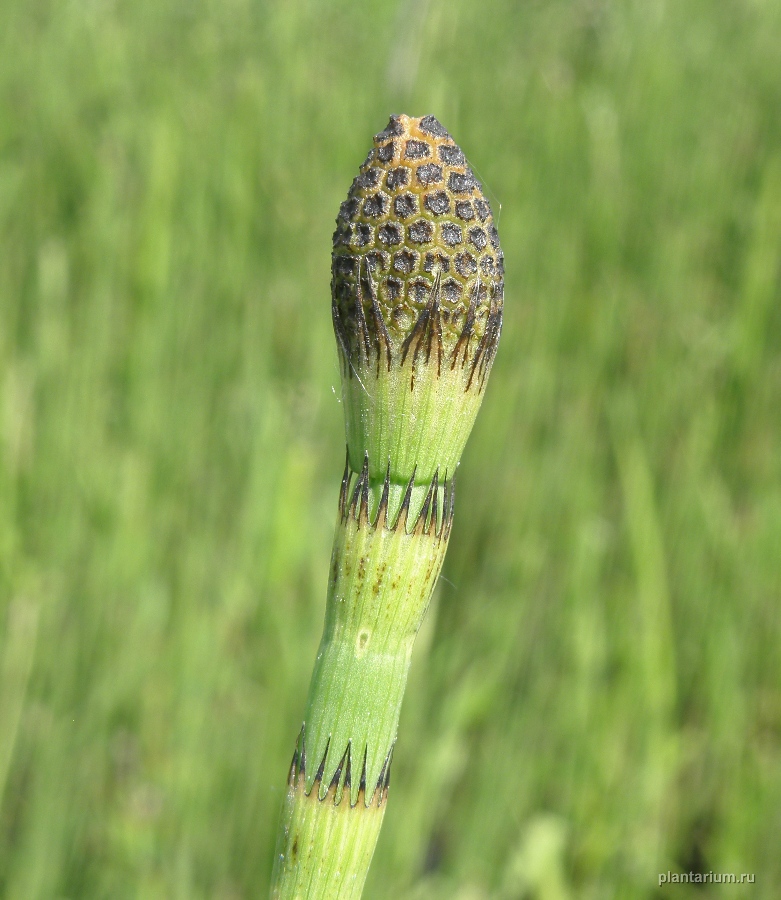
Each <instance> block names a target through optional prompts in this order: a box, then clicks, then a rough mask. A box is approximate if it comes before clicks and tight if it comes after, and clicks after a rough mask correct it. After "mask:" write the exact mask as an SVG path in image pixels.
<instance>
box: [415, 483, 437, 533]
mask: <svg viewBox="0 0 781 900" xmlns="http://www.w3.org/2000/svg"><path fill="white" fill-rule="evenodd" d="M437 477H438V476H437V472H434V478H433V479H432V481H431V484H430V485H429V488H428V491H427V492H426V499H425V500H424V501H423V506H422V507H421V509H420V513H419V514H418V518H417V520H416V522H415V527H414V529H413V530H414V532H415V534H426V533H428V530H429V528H428V525H429V522H428V515H429V511H430V510H431V503H432V497H433V496H434V493H435V491H436V489H437Z"/></svg>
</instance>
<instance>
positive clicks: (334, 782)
mask: <svg viewBox="0 0 781 900" xmlns="http://www.w3.org/2000/svg"><path fill="white" fill-rule="evenodd" d="M345 766H347V767H348V768H349V766H350V743H349V741H348V743H347V749H346V750H345V751H344V753H343V754H342V758H341V759H340V760H339V765H338V766H337V767H336V771H335V772H334V777H333V778H332V779H331V784H330V785H329V788H334V789H338V788H339V783H340V782H341V780H342V770H343V769H344V768H345Z"/></svg>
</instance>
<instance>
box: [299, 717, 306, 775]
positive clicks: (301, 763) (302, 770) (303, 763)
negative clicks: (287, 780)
mask: <svg viewBox="0 0 781 900" xmlns="http://www.w3.org/2000/svg"><path fill="white" fill-rule="evenodd" d="M304 728H305V726H304V725H302V726H301V759H300V761H299V764H298V766H299V772H300V774H301V775H303V776H304V777H306V744H305V743H304Z"/></svg>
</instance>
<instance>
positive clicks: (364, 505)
mask: <svg viewBox="0 0 781 900" xmlns="http://www.w3.org/2000/svg"><path fill="white" fill-rule="evenodd" d="M361 477H362V478H363V487H362V488H361V506H360V509H359V510H358V517H357V518H358V524H359V525H360V524H364V525H366V524H368V522H369V453H368V451H367V452H366V453H365V454H364V457H363V468H362V469H361Z"/></svg>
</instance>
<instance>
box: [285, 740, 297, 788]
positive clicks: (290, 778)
mask: <svg viewBox="0 0 781 900" xmlns="http://www.w3.org/2000/svg"><path fill="white" fill-rule="evenodd" d="M297 777H298V747H296V749H295V750H294V751H293V761H292V762H291V763H290V774H289V775H288V777H287V783H288V784H289V785H290V787H293V785H294V784H295V783H296V778H297Z"/></svg>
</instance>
